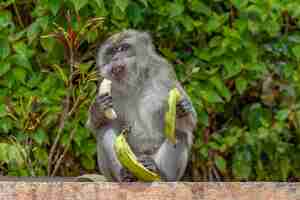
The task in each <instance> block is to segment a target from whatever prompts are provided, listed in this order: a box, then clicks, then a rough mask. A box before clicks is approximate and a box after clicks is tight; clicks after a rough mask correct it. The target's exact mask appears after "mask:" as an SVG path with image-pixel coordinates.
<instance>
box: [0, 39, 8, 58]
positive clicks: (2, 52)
mask: <svg viewBox="0 0 300 200" xmlns="http://www.w3.org/2000/svg"><path fill="white" fill-rule="evenodd" d="M9 53H10V48H9V42H8V39H7V38H0V60H1V59H4V58H6V57H7V56H8V55H9Z"/></svg>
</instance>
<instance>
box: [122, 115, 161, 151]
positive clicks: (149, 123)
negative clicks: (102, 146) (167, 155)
mask: <svg viewBox="0 0 300 200" xmlns="http://www.w3.org/2000/svg"><path fill="white" fill-rule="evenodd" d="M123 116H125V117H124V118H125V119H126V126H129V127H130V129H131V131H130V133H129V134H128V137H127V138H128V139H127V141H128V143H129V145H130V146H131V148H132V150H133V151H134V153H135V154H136V155H140V154H147V155H151V154H154V153H155V152H156V151H157V149H158V148H159V147H160V146H161V144H162V143H163V140H164V134H163V124H162V120H161V119H162V117H161V116H160V115H159V113H158V112H156V111H154V110H135V109H133V110H131V111H127V112H124V113H123Z"/></svg>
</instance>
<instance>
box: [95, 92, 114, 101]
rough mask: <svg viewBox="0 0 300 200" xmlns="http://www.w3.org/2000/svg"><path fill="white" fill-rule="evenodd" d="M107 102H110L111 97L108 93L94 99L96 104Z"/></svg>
mask: <svg viewBox="0 0 300 200" xmlns="http://www.w3.org/2000/svg"><path fill="white" fill-rule="evenodd" d="M107 100H110V101H112V96H110V95H108V93H106V94H104V95H101V96H97V97H96V102H97V103H102V102H104V101H107Z"/></svg>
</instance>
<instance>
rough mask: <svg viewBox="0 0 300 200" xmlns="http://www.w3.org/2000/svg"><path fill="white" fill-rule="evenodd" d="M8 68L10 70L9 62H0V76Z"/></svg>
mask: <svg viewBox="0 0 300 200" xmlns="http://www.w3.org/2000/svg"><path fill="white" fill-rule="evenodd" d="M9 70H10V63H8V62H0V76H2V75H4V74H5V73H6V72H8V71H9Z"/></svg>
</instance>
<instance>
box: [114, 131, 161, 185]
mask: <svg viewBox="0 0 300 200" xmlns="http://www.w3.org/2000/svg"><path fill="white" fill-rule="evenodd" d="M114 148H115V151H116V154H117V157H118V159H119V161H120V163H121V164H122V166H123V167H125V168H127V169H128V170H129V171H130V172H131V173H132V174H133V175H134V176H135V177H137V178H138V179H139V180H141V181H159V180H160V176H159V175H158V174H156V173H154V172H152V171H150V170H148V169H147V168H145V167H144V166H143V165H142V164H141V163H139V162H138V160H137V158H136V156H135V155H134V153H133V152H132V150H131V148H130V146H129V145H128V143H127V142H126V139H125V136H124V134H123V132H122V133H121V134H120V135H119V136H118V137H117V138H116V141H115V144H114Z"/></svg>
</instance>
